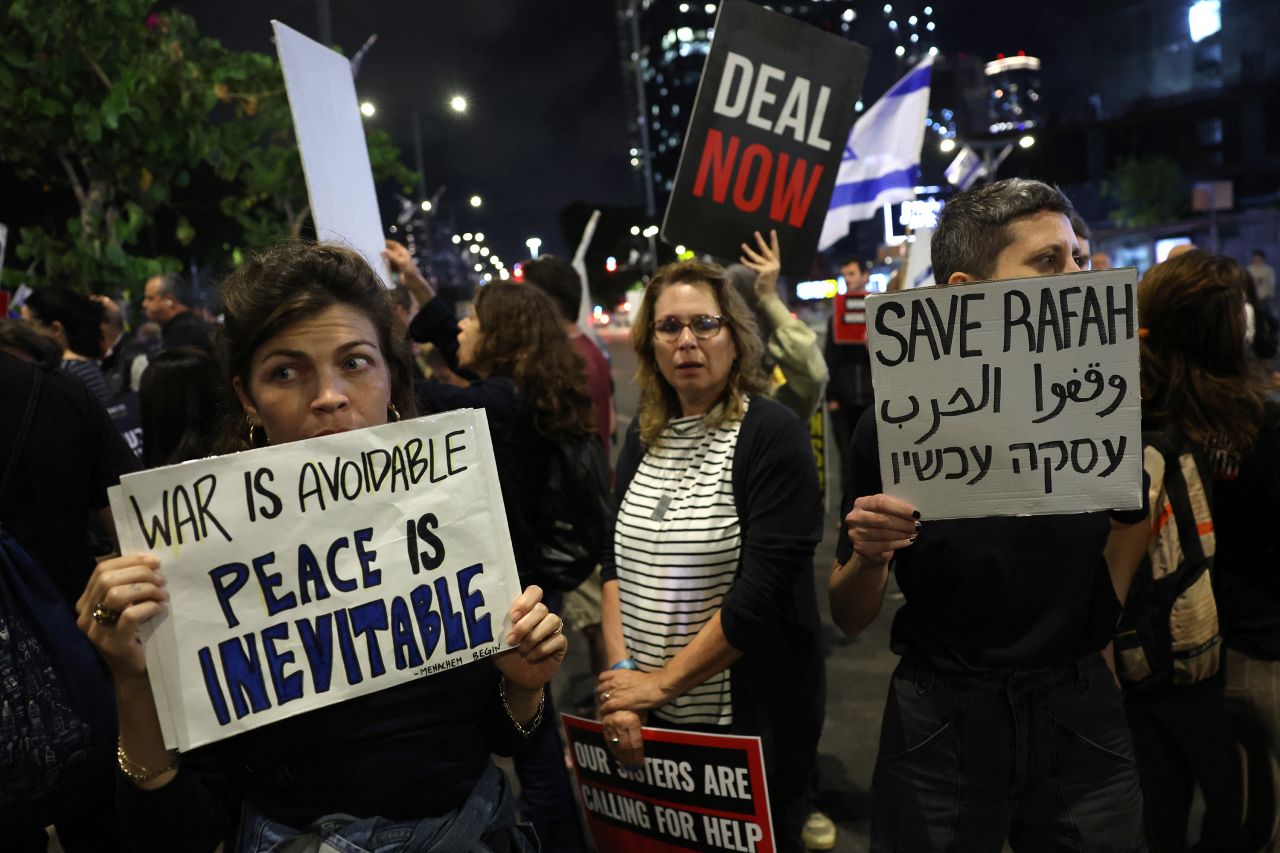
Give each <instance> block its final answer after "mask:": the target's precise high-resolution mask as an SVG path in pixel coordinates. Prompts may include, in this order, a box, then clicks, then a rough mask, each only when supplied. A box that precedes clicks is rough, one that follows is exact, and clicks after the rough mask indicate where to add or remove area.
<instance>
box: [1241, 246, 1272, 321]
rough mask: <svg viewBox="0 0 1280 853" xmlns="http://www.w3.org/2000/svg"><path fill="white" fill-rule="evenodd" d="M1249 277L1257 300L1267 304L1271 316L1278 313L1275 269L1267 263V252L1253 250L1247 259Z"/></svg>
mask: <svg viewBox="0 0 1280 853" xmlns="http://www.w3.org/2000/svg"><path fill="white" fill-rule="evenodd" d="M1248 270H1249V278H1251V279H1253V289H1254V292H1255V293H1257V294H1258V301H1259V302H1260V303H1262V304H1263V305H1265V306H1267V310H1269V311H1270V312H1271V314H1272V316H1276V315H1277V314H1280V312H1278V311H1276V303H1275V299H1276V271H1275V270H1274V269H1273V268H1272V267H1271V265H1270V264H1268V263H1267V253H1266V252H1264V251H1262V250H1261V249H1254V250H1253V257H1252V259H1251V260H1250V261H1249V267H1248Z"/></svg>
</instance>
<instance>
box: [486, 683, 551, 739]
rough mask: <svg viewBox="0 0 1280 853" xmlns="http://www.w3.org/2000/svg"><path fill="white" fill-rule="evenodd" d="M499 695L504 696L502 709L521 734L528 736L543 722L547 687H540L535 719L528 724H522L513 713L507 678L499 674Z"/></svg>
mask: <svg viewBox="0 0 1280 853" xmlns="http://www.w3.org/2000/svg"><path fill="white" fill-rule="evenodd" d="M498 696H500V697H501V698H502V709H503V710H504V711H506V712H507V719H509V720H511V724H512V725H513V726H515V727H516V731H518V732H520V734H522V735H524V736H525V737H528V736H529V735H531V734H533V733H534V732H535V731H536V730H537V728H538V726H539V725H541V724H542V711H543V709H544V708H546V706H547V690H546V688H545V687H541V688H539V689H538V710H537V711H536V712H535V713H534V715H533V719H532V720H530V721H529V724H528V725H527V726H522V725H520V721H519V720H517V719H516V715H515V714H513V713H511V706H510V705H508V704H507V679H506V678H504V677H502V676H498Z"/></svg>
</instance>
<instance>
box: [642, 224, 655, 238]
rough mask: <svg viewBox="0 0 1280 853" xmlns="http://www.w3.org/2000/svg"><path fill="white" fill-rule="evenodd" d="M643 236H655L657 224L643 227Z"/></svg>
mask: <svg viewBox="0 0 1280 853" xmlns="http://www.w3.org/2000/svg"><path fill="white" fill-rule="evenodd" d="M644 236H646V237H657V236H658V226H657V225H650V226H649V227H648V228H646V229H644Z"/></svg>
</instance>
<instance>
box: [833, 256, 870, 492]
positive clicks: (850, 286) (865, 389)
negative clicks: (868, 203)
mask: <svg viewBox="0 0 1280 853" xmlns="http://www.w3.org/2000/svg"><path fill="white" fill-rule="evenodd" d="M840 275H841V277H842V278H843V279H844V284H845V289H846V292H848V293H853V292H855V291H863V290H866V289H867V281H868V279H869V278H870V275H871V270H870V269H869V268H868V266H867V262H866V261H863V260H860V259H858V258H847V259H845V260H844V261H843V262H842V263H841V264H840ZM822 356H823V358H825V359H826V362H827V374H828V377H829V378H828V381H827V411H828V412H830V413H831V433H832V435H831V439H832V440H831V444H834V445H835V447H836V451H837V453H839V455H840V478H841V488H842V489H843V488H844V487H845V484H844V476H845V472H846V471H848V469H849V463H848V460H847V459H845V452H846V451H847V450H848V447H849V439H851V438H852V437H853V428H854V427H856V426H857V425H858V419H859V418H861V417H862V413H863V412H864V411H866V408H867V407H868V406H870V405H871V399H872V398H871V356H870V355H869V354H868V352H867V347H866V344H845V343H837V342H836V335H835V312H834V311H833V312H832V317H831V324H830V325H829V326H828V328H827V340H826V343H824V344H823V347H822Z"/></svg>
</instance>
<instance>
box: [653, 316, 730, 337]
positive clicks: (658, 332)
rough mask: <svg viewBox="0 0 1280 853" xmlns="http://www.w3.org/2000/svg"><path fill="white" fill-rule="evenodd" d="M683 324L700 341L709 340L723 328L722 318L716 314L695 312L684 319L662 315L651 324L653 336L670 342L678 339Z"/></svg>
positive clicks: (682, 329)
mask: <svg viewBox="0 0 1280 853" xmlns="http://www.w3.org/2000/svg"><path fill="white" fill-rule="evenodd" d="M685 326H688V327H689V331H691V332H693V336H694V337H695V338H697V339H698V340H700V341H705V340H710V339H711V338H714V337H715V336H716V335H718V334H720V330H721V329H723V328H724V318H723V317H721V316H720V315H718V314H695V315H693V317H691V318H689V319H688V320H687V321H686V320H681V319H678V318H676V317H663V318H662V319H661V320H658V321H657V322H656V323H654V324H653V336H654V337H655V338H657V339H658V340H660V341H666V342H667V343H671V342H673V341H677V340H679V339H680V333H681V332H683V331H684V329H685Z"/></svg>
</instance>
